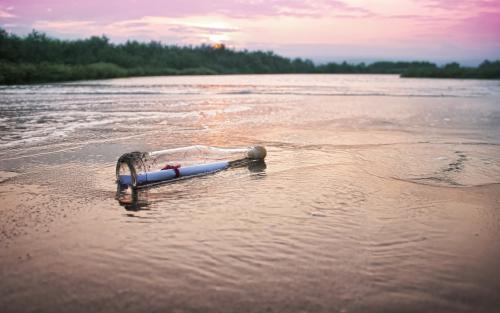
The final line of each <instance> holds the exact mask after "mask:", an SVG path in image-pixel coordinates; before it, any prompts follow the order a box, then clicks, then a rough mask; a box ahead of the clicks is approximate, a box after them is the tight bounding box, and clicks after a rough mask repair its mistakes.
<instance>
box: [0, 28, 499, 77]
mask: <svg viewBox="0 0 500 313" xmlns="http://www.w3.org/2000/svg"><path fill="white" fill-rule="evenodd" d="M282 73H332V74H333V73H335V74H399V75H401V76H402V77H435V78H484V79H500V60H497V61H493V62H490V61H484V62H483V63H482V64H481V65H479V66H478V67H475V68H473V67H461V66H460V65H459V64H458V63H450V64H447V65H445V66H442V67H439V66H437V65H436V64H434V63H430V62H375V63H371V64H365V63H359V64H350V63H347V62H343V63H340V64H339V63H328V64H322V65H315V64H314V63H313V62H312V61H311V60H308V59H300V58H296V59H290V58H285V57H282V56H279V55H276V54H274V53H273V52H271V51H266V52H263V51H247V50H243V51H238V50H233V49H228V48H226V47H225V46H224V45H223V44H218V45H214V46H209V45H200V46H183V47H181V46H175V45H165V44H162V43H161V42H157V41H151V42H149V43H140V42H137V41H127V42H126V43H124V44H113V43H111V42H110V41H109V39H108V38H107V37H105V36H101V37H96V36H93V37H90V38H87V39H83V40H60V39H56V38H51V37H48V36H47V35H46V34H44V33H40V32H37V31H35V30H34V31H33V32H31V33H30V34H29V35H27V36H24V37H20V36H17V35H14V34H10V33H7V32H6V31H5V30H3V29H1V28H0V84H25V83H42V82H57V81H71V80H84V79H102V78H116V77H129V76H154V75H215V74H282Z"/></svg>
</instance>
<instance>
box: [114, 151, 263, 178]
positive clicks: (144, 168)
mask: <svg viewBox="0 0 500 313" xmlns="http://www.w3.org/2000/svg"><path fill="white" fill-rule="evenodd" d="M266 154H267V152H266V149H265V148H264V147H262V146H254V147H248V148H217V147H208V146H202V145H196V146H190V147H182V148H174V149H167V150H160V151H153V152H138V151H136V152H130V153H125V154H124V155H122V156H121V157H120V158H119V159H118V162H117V164H116V180H117V182H118V183H119V184H120V185H122V186H131V187H132V188H138V187H141V186H145V185H151V184H156V183H161V182H164V181H168V180H172V179H177V178H181V177H188V176H195V175H202V174H207V173H213V172H216V171H220V170H223V169H226V168H229V167H230V166H234V165H236V164H241V163H244V162H249V161H252V160H263V159H264V158H265V157H266Z"/></svg>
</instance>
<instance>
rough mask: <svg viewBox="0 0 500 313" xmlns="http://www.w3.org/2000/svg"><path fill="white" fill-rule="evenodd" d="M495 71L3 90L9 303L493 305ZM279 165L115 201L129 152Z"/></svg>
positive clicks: (272, 307) (226, 307) (499, 174)
mask: <svg viewBox="0 0 500 313" xmlns="http://www.w3.org/2000/svg"><path fill="white" fill-rule="evenodd" d="M499 96H500V83H499V82H498V81H474V80H467V81H465V80H428V79H400V78H398V77H397V76H371V75H363V76H357V75H267V76H266V75H264V76H255V75H249V76H216V77H213V76H207V77H203V76H200V77H155V78H130V79H116V80H104V81H90V82H77V83H68V84H49V85H30V86H12V87H0V121H1V123H0V160H1V163H0V181H1V183H0V201H1V202H0V203H2V205H1V209H0V246H1V249H0V265H1V266H0V282H1V283H0V307H1V308H2V312H67V311H72V312H88V311H95V312H110V311H119V312H137V311H150V312H192V311H194V312H235V311H238V312H263V311H269V312H402V311H404V312H426V311H447V312H496V310H497V309H498V307H499V306H500V298H499V297H498V290H500V272H499V271H498V268H499V266H500V261H499V260H500V248H499V245H498V241H499V239H500V211H499V210H500V140H499V138H500V106H499V103H498V99H500V98H499ZM193 144H206V145H213V146H224V147H240V146H249V145H264V146H266V147H267V148H268V157H267V159H266V163H265V164H259V165H257V166H252V167H250V168H247V167H239V168H234V169H230V170H227V171H224V172H220V173H217V174H214V175H209V176H205V177H202V178H196V179H190V180H184V181H180V182H177V183H172V184H166V185H162V186H158V187H155V188H152V189H146V190H141V191H139V192H138V193H137V194H129V195H126V196H120V195H118V196H117V193H116V185H115V184H114V177H115V176H114V171H115V162H116V160H117V158H118V157H119V156H120V155H121V154H122V153H125V152H129V151H135V150H142V151H155V150H159V149H166V148H175V147H180V146H187V145H193Z"/></svg>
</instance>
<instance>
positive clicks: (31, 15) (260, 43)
mask: <svg viewBox="0 0 500 313" xmlns="http://www.w3.org/2000/svg"><path fill="white" fill-rule="evenodd" d="M0 26H1V27H2V28H4V29H6V30H8V31H10V32H13V33H16V34H26V33H28V32H30V31H31V29H37V30H39V31H43V32H46V33H48V34H49V35H51V36H57V37H60V38H84V37H88V36H90V35H102V34H105V35H106V36H108V37H109V38H110V39H111V40H112V41H114V42H123V41H125V40H127V39H135V40H140V41H149V40H160V41H162V42H163V43H166V44H181V45H183V44H195V45H197V44H201V43H215V42H223V43H225V44H226V45H227V46H229V47H233V48H236V49H250V50H254V49H264V50H273V51H275V52H276V53H279V54H282V55H285V56H290V57H307V58H311V59H313V60H314V61H316V62H324V61H342V60H348V61H373V60H409V59H411V60H413V59H415V60H417V59H418V60H422V59H425V60H431V61H435V62H446V61H452V60H455V61H459V62H462V63H464V64H476V63H477V62H480V61H481V60H483V59H485V58H489V59H499V58H500V0H315V1H309V0H303V1H295V0H267V1H266V0H233V1H230V0H207V1H200V0H182V1H180V0H177V1H170V0H163V1H161V0H141V1H140V0H100V1H96V0H85V1H84V0H0Z"/></svg>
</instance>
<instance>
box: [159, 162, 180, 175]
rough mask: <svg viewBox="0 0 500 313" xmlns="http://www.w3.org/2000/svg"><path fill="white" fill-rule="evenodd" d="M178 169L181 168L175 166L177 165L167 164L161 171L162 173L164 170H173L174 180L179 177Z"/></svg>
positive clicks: (178, 165)
mask: <svg viewBox="0 0 500 313" xmlns="http://www.w3.org/2000/svg"><path fill="white" fill-rule="evenodd" d="M180 167H181V166H180V164H177V165H170V164H167V165H165V166H164V167H163V168H162V169H161V170H162V171H164V170H174V171H175V178H179V177H180V176H181V173H180V172H179V168H180Z"/></svg>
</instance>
